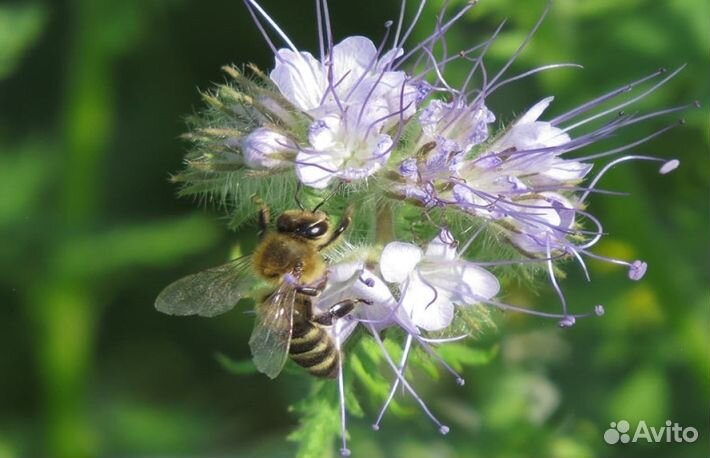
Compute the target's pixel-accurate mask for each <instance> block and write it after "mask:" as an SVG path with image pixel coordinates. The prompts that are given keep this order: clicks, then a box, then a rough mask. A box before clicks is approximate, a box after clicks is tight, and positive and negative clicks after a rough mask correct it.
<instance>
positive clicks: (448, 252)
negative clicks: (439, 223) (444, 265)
mask: <svg viewBox="0 0 710 458" xmlns="http://www.w3.org/2000/svg"><path fill="white" fill-rule="evenodd" d="M455 243H456V239H455V238H454V235H453V234H452V233H451V232H449V231H448V230H446V229H444V230H442V231H441V232H440V233H439V235H437V236H436V237H434V239H433V240H432V241H431V242H429V245H427V247H426V253H425V254H424V257H425V258H427V259H444V260H448V261H452V260H454V259H456V246H455Z"/></svg>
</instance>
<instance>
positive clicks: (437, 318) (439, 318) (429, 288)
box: [402, 275, 454, 331]
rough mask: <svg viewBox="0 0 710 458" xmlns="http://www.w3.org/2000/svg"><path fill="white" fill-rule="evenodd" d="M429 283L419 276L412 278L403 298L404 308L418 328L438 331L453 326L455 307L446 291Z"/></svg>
mask: <svg viewBox="0 0 710 458" xmlns="http://www.w3.org/2000/svg"><path fill="white" fill-rule="evenodd" d="M428 283H429V282H425V281H424V280H423V279H422V278H421V277H420V276H419V275H414V276H413V277H411V278H410V281H409V282H408V283H407V285H406V289H405V291H404V296H403V297H402V307H403V308H404V309H405V310H407V311H408V312H409V315H410V316H411V319H412V322H413V323H414V324H415V325H416V326H417V327H419V328H422V329H425V330H427V331H437V330H440V329H443V328H445V327H447V326H448V325H449V324H451V321H452V320H453V319H454V305H453V304H452V303H451V300H450V298H449V295H448V294H447V293H446V292H445V291H442V290H440V289H438V288H436V287H434V286H433V285H431V284H430V283H429V284H428Z"/></svg>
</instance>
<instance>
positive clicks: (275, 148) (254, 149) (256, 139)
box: [241, 127, 296, 169]
mask: <svg viewBox="0 0 710 458" xmlns="http://www.w3.org/2000/svg"><path fill="white" fill-rule="evenodd" d="M241 143H242V144H241V149H242V154H243V155H244V163H245V164H246V165H247V166H248V167H250V168H253V169H261V168H268V169H272V168H283V167H287V166H288V165H289V161H288V157H289V156H290V157H291V158H293V156H294V155H295V153H296V149H295V144H294V142H293V140H291V139H289V138H288V137H286V136H285V135H283V134H280V133H278V132H275V131H273V130H271V129H267V128H264V127H262V128H259V129H256V130H255V131H253V132H251V133H250V134H249V135H247V136H246V137H244V138H243V139H242V142H241Z"/></svg>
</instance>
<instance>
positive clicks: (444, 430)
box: [439, 425, 450, 436]
mask: <svg viewBox="0 0 710 458" xmlns="http://www.w3.org/2000/svg"><path fill="white" fill-rule="evenodd" d="M449 431H450V430H449V427H448V426H446V425H441V426H440V427H439V432H440V433H441V434H442V435H444V436H446V435H447V434H449Z"/></svg>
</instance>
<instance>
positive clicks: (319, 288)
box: [296, 275, 328, 297]
mask: <svg viewBox="0 0 710 458" xmlns="http://www.w3.org/2000/svg"><path fill="white" fill-rule="evenodd" d="M327 283H328V276H327V275H323V277H322V278H321V279H319V280H317V281H315V282H313V283H310V284H308V285H298V286H296V291H297V292H299V293H301V294H305V295H306V296H313V297H315V296H320V293H322V292H323V290H324V289H325V285H326V284H327Z"/></svg>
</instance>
